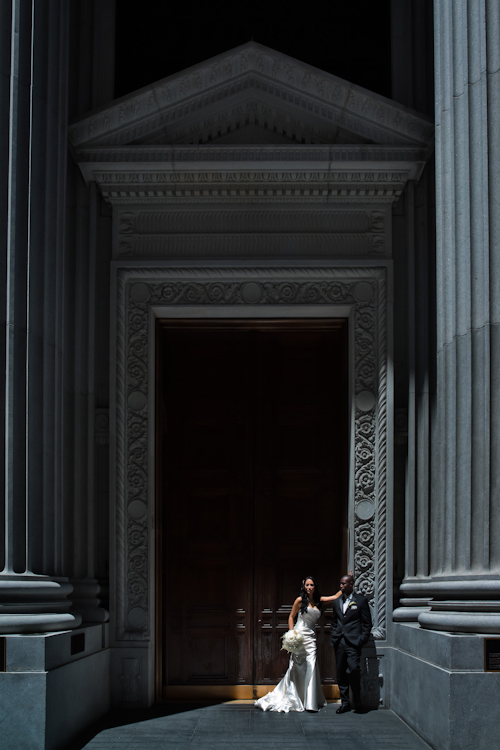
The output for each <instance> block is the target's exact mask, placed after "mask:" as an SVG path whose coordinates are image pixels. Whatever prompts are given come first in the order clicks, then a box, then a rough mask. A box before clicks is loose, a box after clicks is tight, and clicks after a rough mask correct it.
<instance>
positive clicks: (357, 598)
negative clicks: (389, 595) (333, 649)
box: [330, 592, 372, 648]
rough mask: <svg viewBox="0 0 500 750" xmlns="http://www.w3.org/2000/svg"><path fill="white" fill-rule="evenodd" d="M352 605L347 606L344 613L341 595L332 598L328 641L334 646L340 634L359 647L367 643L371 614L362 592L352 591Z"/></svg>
mask: <svg viewBox="0 0 500 750" xmlns="http://www.w3.org/2000/svg"><path fill="white" fill-rule="evenodd" d="M352 598H353V600H354V605H352V606H351V607H349V608H348V609H347V611H346V613H345V615H344V613H343V612H342V597H341V596H340V597H339V598H338V599H334V600H333V616H332V627H331V630H330V632H331V639H330V643H331V645H332V646H335V645H336V643H338V641H339V640H340V639H341V637H342V636H344V638H345V639H346V641H348V642H349V643H351V644H352V645H353V646H356V647H358V648H361V646H364V645H365V643H367V641H368V638H369V637H370V631H371V629H372V616H371V614H370V607H369V606H368V599H366V598H365V597H364V596H363V595H362V594H357V593H356V592H353V594H352Z"/></svg>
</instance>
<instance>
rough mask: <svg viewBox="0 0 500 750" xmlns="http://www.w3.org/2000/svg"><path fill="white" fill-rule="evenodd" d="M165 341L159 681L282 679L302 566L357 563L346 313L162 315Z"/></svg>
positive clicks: (335, 575) (328, 568)
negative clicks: (351, 529)
mask: <svg viewBox="0 0 500 750" xmlns="http://www.w3.org/2000/svg"><path fill="white" fill-rule="evenodd" d="M157 355H158V356H157V361H158V370H157V488H158V491H157V494H158V509H157V510H158V528H159V532H160V533H159V536H158V550H159V552H158V571H157V573H158V575H157V581H158V592H157V594H158V612H159V621H158V643H159V652H160V653H159V659H158V667H159V688H160V694H163V695H172V694H173V693H174V694H175V689H176V686H177V687H178V688H182V686H184V688H183V689H184V690H185V688H186V686H227V687H228V686H238V685H240V686H242V685H248V686H251V685H261V686H265V685H273V684H276V682H278V681H279V679H280V678H281V676H282V675H283V674H284V672H285V671H286V668H287V663H288V659H287V655H286V653H285V652H280V647H281V641H280V636H281V635H282V634H283V632H285V631H286V630H287V627H288V626H287V620H288V615H289V612H290V609H291V606H292V604H293V601H294V599H295V597H296V596H298V595H299V593H300V585H301V581H302V579H303V578H304V577H305V576H310V575H311V576H314V577H315V578H316V579H317V581H318V583H319V584H320V586H321V587H322V589H323V591H324V593H327V594H332V593H334V592H335V591H336V590H337V589H338V581H339V578H340V576H341V574H343V572H344V571H345V568H346V515H347V453H348V429H347V403H348V386H347V323H346V322H345V321H335V320H325V321H323V320H314V321H300V322H297V321H295V322H293V323H290V322H287V321H272V322H270V321H245V322H241V321H225V322H219V323H217V322H215V321H213V322H208V323H205V324H202V323H197V324H193V323H192V322H191V323H190V322H187V321H186V322H174V323H172V322H167V321H159V322H158V327H157ZM328 625H329V617H328V612H327V613H326V614H325V615H323V617H322V618H321V620H320V625H319V626H318V648H319V659H320V669H321V675H322V679H323V682H324V683H325V684H328V683H330V684H335V682H336V680H335V662H334V657H333V649H331V647H330V646H329V645H328V640H329V639H328ZM228 690H229V694H230V689H229V687H228ZM198 693H199V689H198ZM240 695H241V693H240Z"/></svg>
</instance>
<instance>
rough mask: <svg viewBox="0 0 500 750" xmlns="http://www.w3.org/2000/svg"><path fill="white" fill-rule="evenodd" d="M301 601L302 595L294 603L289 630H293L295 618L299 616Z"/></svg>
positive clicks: (289, 620) (289, 619)
mask: <svg viewBox="0 0 500 750" xmlns="http://www.w3.org/2000/svg"><path fill="white" fill-rule="evenodd" d="M301 601H302V597H300V596H298V597H297V598H296V599H295V601H294V603H293V607H292V611H291V612H290V615H289V617H288V630H293V626H294V624H295V618H296V617H297V613H298V611H299V607H300V603H301Z"/></svg>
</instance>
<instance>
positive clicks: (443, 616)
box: [418, 600, 500, 634]
mask: <svg viewBox="0 0 500 750" xmlns="http://www.w3.org/2000/svg"><path fill="white" fill-rule="evenodd" d="M418 622H419V625H420V626H421V627H422V628H427V629H428V630H445V631H447V632H450V633H488V634H492V633H494V634H500V601H498V602H494V601H482V600H481V601H467V602H464V601H445V602H433V603H432V607H431V609H430V610H429V611H427V612H422V613H421V614H420V615H419V616H418Z"/></svg>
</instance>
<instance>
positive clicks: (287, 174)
mask: <svg viewBox="0 0 500 750" xmlns="http://www.w3.org/2000/svg"><path fill="white" fill-rule="evenodd" d="M81 166H82V167H86V169H84V170H83V171H84V174H85V175H86V178H87V179H92V180H95V181H96V183H97V184H98V186H99V189H100V191H101V193H102V195H103V196H104V198H105V199H106V200H107V201H109V202H111V203H113V204H124V203H134V204H141V203H161V204H163V205H164V204H168V203H172V202H173V203H178V202H179V200H183V201H186V200H189V201H193V200H194V201H196V202H198V203H203V202H220V201H222V202H224V203H226V204H228V203H235V202H236V203H237V202H241V201H242V200H244V201H245V202H248V200H249V199H251V201H252V202H253V201H262V202H265V203H269V202H286V203H288V204H290V203H293V202H296V201H298V202H301V203H303V202H315V203H318V202H324V201H333V202H335V203H342V202H347V203H352V202H353V200H355V201H356V202H357V203H363V202H365V203H371V204H374V203H375V204H383V203H394V201H395V200H397V199H398V198H399V196H400V195H401V193H402V192H403V189H404V187H405V185H406V183H407V181H408V180H409V179H410V178H411V176H412V171H414V170H413V167H414V166H415V165H413V166H411V165H405V167H406V168H401V169H400V170H397V171H393V170H390V169H384V168H380V167H373V166H371V167H369V166H366V167H364V168H361V169H358V170H353V169H346V168H340V167H339V168H338V169H331V168H330V166H329V165H327V164H321V165H315V167H316V168H315V169H313V170H311V169H304V168H303V167H301V168H300V169H299V168H298V167H296V168H290V166H289V165H288V164H286V163H284V164H283V165H281V166H280V168H279V169H275V170H269V169H248V168H247V169H242V168H241V166H239V167H236V166H234V167H232V168H228V169H226V170H224V171H221V170H217V169H213V170H210V171H207V170H206V169H198V170H189V171H184V170H183V171H178V170H176V171H170V170H165V169H164V168H163V167H162V165H157V166H155V167H154V168H149V169H147V168H143V167H138V166H137V165H134V164H123V165H120V167H119V168H118V167H115V166H114V165H108V168H107V169H106V171H101V170H102V165H99V168H98V169H97V170H95V169H94V165H92V164H86V165H81Z"/></svg>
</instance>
